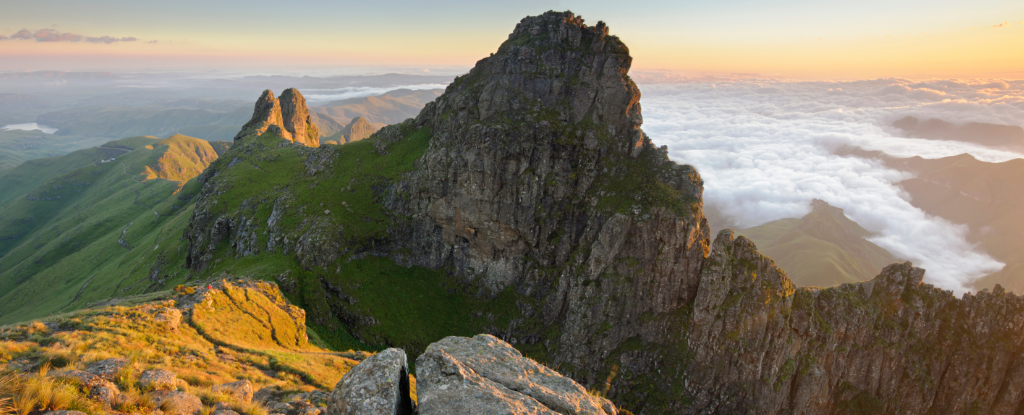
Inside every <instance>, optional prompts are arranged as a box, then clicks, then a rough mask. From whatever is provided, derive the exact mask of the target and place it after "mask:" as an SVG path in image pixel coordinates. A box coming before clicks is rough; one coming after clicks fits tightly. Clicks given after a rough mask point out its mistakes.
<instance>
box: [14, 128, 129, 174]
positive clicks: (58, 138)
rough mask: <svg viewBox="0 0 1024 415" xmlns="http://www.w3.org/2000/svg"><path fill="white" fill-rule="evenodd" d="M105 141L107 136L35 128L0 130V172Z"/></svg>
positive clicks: (108, 139) (107, 138) (107, 139)
mask: <svg viewBox="0 0 1024 415" xmlns="http://www.w3.org/2000/svg"><path fill="white" fill-rule="evenodd" d="M122 137H123V136H122ZM107 141H110V138H109V137H91V136H79V135H75V136H64V135H54V134H44V133H43V132H41V131H35V130H33V131H22V130H11V131H4V130H0V174H3V172H6V171H9V170H10V169H12V168H14V167H17V166H19V165H21V164H22V163H24V162H26V161H29V160H34V159H40V158H46V157H55V156H60V155H64V154H67V153H70V152H72V151H75V150H78V149H82V148H86V147H92V146H96V145H100V144H102V143H105V142H107Z"/></svg>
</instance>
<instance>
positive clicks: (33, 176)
mask: <svg viewBox="0 0 1024 415" xmlns="http://www.w3.org/2000/svg"><path fill="white" fill-rule="evenodd" d="M155 141H156V137H131V138H125V139H122V140H115V141H110V142H108V143H105V144H103V145H100V146H97V147H93V148H87V149H83V150H78V151H74V152H72V153H69V154H65V155H62V156H58V157H50V158H41V159H35V160H29V161H27V162H25V163H22V164H20V165H18V166H17V167H15V168H13V169H11V170H8V171H5V172H3V173H0V183H2V184H3V186H0V207H4V206H6V205H7V204H9V203H10V202H11V201H13V200H14V199H16V198H19V197H22V196H25V195H26V194H27V193H28V192H29V191H31V190H32V189H34V188H35V187H36V186H39V185H41V184H43V182H45V181H47V180H50V179H52V178H54V177H56V176H59V175H61V174H64V173H67V172H69V171H71V170H74V169H77V168H80V167H85V166H87V165H90V164H93V163H95V162H97V161H99V160H106V159H110V158H112V157H118V156H120V155H122V154H125V153H127V152H129V151H131V150H134V149H136V148H140V147H144V146H147V145H150V144H152V143H153V142H155Z"/></svg>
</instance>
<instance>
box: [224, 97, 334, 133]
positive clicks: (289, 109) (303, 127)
mask: <svg viewBox="0 0 1024 415" xmlns="http://www.w3.org/2000/svg"><path fill="white" fill-rule="evenodd" d="M267 131H270V132H272V133H274V134H277V135H278V136H279V137H281V138H283V139H285V140H288V141H294V142H296V143H302V144H305V145H306V146H308V147H319V146H320V130H319V129H318V128H317V127H316V124H314V123H313V120H312V119H311V118H310V116H309V109H307V108H306V98H304V97H303V96H302V94H301V93H299V91H298V90H297V89H295V88H288V89H286V90H284V92H282V93H281V98H274V93H273V92H272V91H271V90H269V89H268V90H266V91H263V95H261V96H260V99H259V100H258V101H256V108H255V109H254V110H253V114H252V119H251V120H249V122H247V123H245V125H244V126H242V130H241V131H239V132H238V135H236V136H235V141H238V140H240V139H242V138H244V137H248V136H252V135H259V134H263V133H264V132H267Z"/></svg>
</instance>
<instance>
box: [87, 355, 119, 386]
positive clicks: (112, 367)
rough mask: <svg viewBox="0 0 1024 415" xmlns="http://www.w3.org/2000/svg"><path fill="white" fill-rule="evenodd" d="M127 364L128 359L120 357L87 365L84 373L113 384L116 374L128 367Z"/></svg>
mask: <svg viewBox="0 0 1024 415" xmlns="http://www.w3.org/2000/svg"><path fill="white" fill-rule="evenodd" d="M128 363H129V362H128V359H123V358H120V357H115V358H111V359H104V360H100V361H98V362H95V363H93V364H91V365H89V366H88V367H86V368H85V371H86V372H89V373H92V374H94V375H96V376H99V377H101V378H103V379H106V380H108V381H111V382H113V381H115V380H117V373H118V372H119V371H120V370H121V369H122V368H124V367H125V366H128Z"/></svg>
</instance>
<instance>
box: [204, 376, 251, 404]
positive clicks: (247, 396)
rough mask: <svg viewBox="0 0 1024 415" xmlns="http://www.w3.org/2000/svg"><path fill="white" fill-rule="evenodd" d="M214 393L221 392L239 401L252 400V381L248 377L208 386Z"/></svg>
mask: <svg viewBox="0 0 1024 415" xmlns="http://www.w3.org/2000/svg"><path fill="white" fill-rule="evenodd" d="M210 390H211V391H212V392H214V393H223V394H226V395H228V396H230V397H231V399H232V400H235V401H239V402H246V403H248V402H252V397H253V392H252V382H250V381H249V380H248V379H242V380H239V381H236V382H231V383H225V384H223V385H216V386H213V387H211V388H210Z"/></svg>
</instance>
